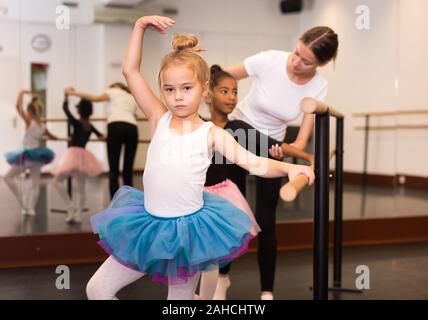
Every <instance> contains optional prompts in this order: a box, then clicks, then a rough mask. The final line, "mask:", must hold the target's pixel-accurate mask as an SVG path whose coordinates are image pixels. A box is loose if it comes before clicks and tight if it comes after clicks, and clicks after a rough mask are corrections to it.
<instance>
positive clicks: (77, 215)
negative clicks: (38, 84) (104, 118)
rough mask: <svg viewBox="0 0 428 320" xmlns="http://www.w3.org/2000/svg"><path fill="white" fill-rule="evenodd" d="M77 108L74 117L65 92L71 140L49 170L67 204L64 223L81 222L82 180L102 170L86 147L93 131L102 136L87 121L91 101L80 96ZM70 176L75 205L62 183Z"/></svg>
mask: <svg viewBox="0 0 428 320" xmlns="http://www.w3.org/2000/svg"><path fill="white" fill-rule="evenodd" d="M76 107H77V112H78V114H79V116H80V118H79V119H76V118H75V117H74V116H73V115H72V113H71V112H70V110H69V108H68V95H67V94H65V99H64V103H63V109H64V112H65V114H66V115H67V119H68V121H69V123H70V125H71V126H72V135H71V142H70V144H69V148H68V149H67V151H66V153H65V154H64V155H63V156H62V158H61V159H60V161H59V163H58V164H57V166H56V167H55V169H54V170H53V172H52V173H53V174H54V175H55V180H54V185H55V187H56V189H57V190H58V193H59V194H60V196H61V198H62V199H63V200H64V202H65V203H66V205H67V218H66V222H67V223H73V222H75V223H80V222H81V214H82V210H83V206H84V203H85V179H86V177H87V176H90V177H94V176H97V175H99V174H100V173H101V172H102V166H101V163H100V162H99V161H98V160H97V158H95V156H94V155H93V154H92V152H90V151H89V150H86V149H85V146H86V144H87V142H88V140H89V137H90V136H91V134H92V133H95V134H96V135H97V137H98V138H101V139H105V136H104V135H103V134H101V133H100V132H99V131H98V130H97V129H96V128H95V127H94V126H93V125H92V124H91V123H90V122H89V118H90V116H91V115H92V102H90V101H88V100H85V99H81V100H80V102H79V103H78V104H77V106H76ZM70 176H73V178H74V181H76V188H75V192H74V194H75V200H76V204H73V201H72V199H71V198H70V196H69V194H68V192H67V189H66V186H65V183H64V182H65V180H66V179H67V178H68V177H70Z"/></svg>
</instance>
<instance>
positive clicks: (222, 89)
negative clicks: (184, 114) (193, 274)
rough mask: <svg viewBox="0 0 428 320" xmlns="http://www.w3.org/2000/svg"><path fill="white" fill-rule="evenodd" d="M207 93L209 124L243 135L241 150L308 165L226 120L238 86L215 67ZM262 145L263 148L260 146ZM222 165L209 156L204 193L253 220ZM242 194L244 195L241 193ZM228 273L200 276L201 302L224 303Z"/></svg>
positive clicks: (224, 270) (294, 152)
mask: <svg viewBox="0 0 428 320" xmlns="http://www.w3.org/2000/svg"><path fill="white" fill-rule="evenodd" d="M210 93H211V94H210V98H209V99H208V100H207V104H208V105H209V106H210V108H211V121H212V122H213V123H214V124H215V125H216V126H218V127H221V128H223V129H225V130H227V131H228V132H230V133H231V134H232V135H235V136H238V137H239V138H240V135H239V133H244V134H243V135H241V136H242V137H244V138H245V139H244V140H242V141H240V140H241V139H239V138H238V142H239V143H240V144H241V145H242V146H243V147H245V148H247V149H249V150H251V149H254V150H258V151H257V152H260V149H261V148H264V149H265V150H266V153H267V150H268V149H269V151H270V153H271V155H273V156H274V157H278V158H280V159H282V157H283V155H284V154H287V155H293V156H298V157H301V158H304V159H307V160H308V161H311V160H312V156H311V155H310V154H308V153H306V152H304V151H301V150H299V149H297V148H294V147H291V146H289V145H287V144H285V143H282V144H281V143H280V142H279V141H277V140H275V139H272V138H270V137H267V136H265V135H263V134H262V133H260V132H258V131H256V130H255V129H254V128H253V127H251V126H250V125H249V124H248V123H246V122H244V121H242V120H231V121H229V120H228V118H227V116H228V115H229V114H230V113H231V112H232V111H233V110H234V108H235V106H236V103H237V101H238V86H237V82H236V80H235V79H234V78H233V77H232V76H231V75H230V74H229V73H227V72H225V71H224V70H223V69H222V68H221V67H220V66H218V65H213V66H212V67H211V79H210ZM264 143H265V144H266V145H263V144H264ZM226 161H227V160H226V159H225V158H222V157H218V156H217V155H214V156H213V158H212V161H211V165H210V167H209V168H208V171H207V178H206V181H205V191H207V192H212V193H214V194H217V195H218V196H221V197H224V198H226V199H228V200H229V201H230V202H232V203H233V204H234V205H235V206H237V207H238V208H241V209H242V210H243V211H245V212H247V213H248V214H249V216H250V218H252V219H254V218H253V213H252V212H251V209H250V207H249V206H248V203H247V201H246V200H245V198H244V196H243V195H242V193H241V192H240V190H239V189H238V187H237V186H236V185H235V184H234V183H233V182H232V181H231V180H229V179H228V172H229V168H230V167H231V165H229V164H227V162H226ZM242 192H244V193H245V190H243V191H242ZM254 225H255V227H256V228H255V230H254V231H253V232H254V233H255V232H256V231H257V232H258V231H260V229H259V227H258V225H257V223H256V222H255V221H254ZM229 269H230V264H226V265H225V266H223V267H222V268H220V277H218V269H215V270H212V271H209V272H204V273H202V277H201V287H200V290H199V295H200V298H201V299H203V300H207V299H211V298H213V299H214V300H224V299H226V290H227V288H228V286H229V285H230V280H229V276H228V273H229ZM217 279H218V281H217ZM214 290H215V292H214Z"/></svg>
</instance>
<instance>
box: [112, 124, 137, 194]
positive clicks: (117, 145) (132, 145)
mask: <svg viewBox="0 0 428 320" xmlns="http://www.w3.org/2000/svg"><path fill="white" fill-rule="evenodd" d="M122 146H125V156H124V159H123V170H122V178H123V184H124V185H127V186H131V187H132V186H133V183H132V175H133V168H134V159H135V153H136V151H137V146H138V128H137V126H135V125H133V124H131V123H127V122H119V121H118V122H112V123H109V124H108V127H107V155H108V164H109V167H110V172H109V184H110V197H111V198H113V196H114V194H115V193H116V191H117V189H119V160H120V153H121V150H122Z"/></svg>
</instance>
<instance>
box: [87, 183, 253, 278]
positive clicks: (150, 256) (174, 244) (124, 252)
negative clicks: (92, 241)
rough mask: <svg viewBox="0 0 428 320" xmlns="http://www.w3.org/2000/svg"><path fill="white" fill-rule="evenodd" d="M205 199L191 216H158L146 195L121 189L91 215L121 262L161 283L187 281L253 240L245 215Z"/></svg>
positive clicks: (102, 242) (226, 203) (210, 196)
mask: <svg viewBox="0 0 428 320" xmlns="http://www.w3.org/2000/svg"><path fill="white" fill-rule="evenodd" d="M203 200H204V206H203V207H202V208H201V209H200V210H198V211H196V212H194V213H192V214H189V215H186V216H181V217H175V218H163V217H157V216H154V215H152V214H150V213H149V212H147V210H146V209H145V208H144V192H141V191H139V190H137V189H135V188H132V187H129V186H123V187H121V188H120V189H119V190H118V191H117V192H116V194H115V195H114V197H113V200H112V201H111V203H110V205H109V207H108V208H107V209H106V210H104V211H101V212H99V213H97V214H95V215H93V216H92V217H91V224H92V229H93V231H94V233H95V234H98V235H99V237H100V240H99V241H98V244H99V245H100V246H101V247H102V248H103V249H104V250H105V251H106V252H107V253H108V254H109V255H112V256H113V257H114V258H115V259H116V260H117V261H118V262H119V263H121V264H123V265H125V266H127V267H129V268H132V269H134V270H137V271H140V272H144V273H146V274H147V275H148V276H149V277H151V279H152V280H153V281H154V282H157V283H162V284H179V283H185V282H187V279H188V278H189V277H191V276H193V275H194V274H195V273H196V272H198V271H203V270H207V269H211V268H213V267H215V268H217V267H218V266H219V265H220V264H223V263H227V262H230V261H231V260H233V259H235V258H236V257H238V256H240V255H242V254H244V253H245V252H246V251H247V249H248V245H249V242H250V240H251V239H252V238H253V237H254V234H252V233H251V230H252V227H253V223H252V221H251V220H250V218H249V217H248V215H247V214H246V213H245V212H243V211H242V210H240V209H238V208H236V207H235V206H234V205H232V204H231V203H230V202H229V201H228V200H226V199H224V198H222V197H219V196H216V195H213V194H210V193H207V192H204V194H203Z"/></svg>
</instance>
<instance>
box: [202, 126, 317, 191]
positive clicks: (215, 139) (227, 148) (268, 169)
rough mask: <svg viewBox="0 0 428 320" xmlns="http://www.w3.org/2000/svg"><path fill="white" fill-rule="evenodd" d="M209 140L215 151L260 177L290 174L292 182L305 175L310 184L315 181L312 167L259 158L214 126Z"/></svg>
mask: <svg viewBox="0 0 428 320" xmlns="http://www.w3.org/2000/svg"><path fill="white" fill-rule="evenodd" d="M209 139H210V141H209V145H211V146H213V149H214V150H215V151H217V152H220V153H221V154H223V156H224V157H226V158H227V159H228V160H230V161H232V162H234V163H235V164H237V165H238V166H240V167H242V168H244V169H245V170H247V171H249V172H250V173H252V174H255V175H257V176H259V177H263V178H276V177H282V176H285V175H287V174H288V176H289V178H290V180H291V179H293V178H294V177H295V176H297V175H298V174H300V173H303V174H305V175H306V176H307V177H308V179H309V184H312V183H313V181H314V179H315V177H314V172H313V170H312V169H311V168H310V167H308V166H302V165H295V164H290V163H285V162H280V161H277V160H272V159H268V158H264V157H258V156H256V155H254V154H252V153H251V152H249V151H247V150H246V149H244V148H243V147H241V146H240V145H239V144H238V143H237V142H236V141H235V139H234V138H233V137H232V136H231V135H230V134H229V133H227V132H226V131H224V130H223V129H221V128H219V127H215V126H214V127H213V128H212V129H211V131H210V135H209Z"/></svg>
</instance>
